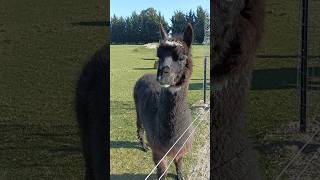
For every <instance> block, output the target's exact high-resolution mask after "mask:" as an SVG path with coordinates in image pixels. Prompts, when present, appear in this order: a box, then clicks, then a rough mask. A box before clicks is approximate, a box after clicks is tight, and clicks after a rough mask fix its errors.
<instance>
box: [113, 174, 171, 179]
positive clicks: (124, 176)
mask: <svg viewBox="0 0 320 180" xmlns="http://www.w3.org/2000/svg"><path fill="white" fill-rule="evenodd" d="M146 177H147V174H129V173H125V174H111V175H110V179H111V180H141V179H145V178H146ZM167 177H169V178H172V179H174V178H175V175H174V174H172V173H168V176H167ZM149 179H157V178H156V175H155V174H153V175H151V176H150V178H149Z"/></svg>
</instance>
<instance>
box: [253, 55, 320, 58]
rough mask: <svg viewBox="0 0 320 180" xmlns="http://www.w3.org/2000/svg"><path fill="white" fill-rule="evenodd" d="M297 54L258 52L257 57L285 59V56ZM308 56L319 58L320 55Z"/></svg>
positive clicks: (289, 56)
mask: <svg viewBox="0 0 320 180" xmlns="http://www.w3.org/2000/svg"><path fill="white" fill-rule="evenodd" d="M299 57H300V56H299V55H295V54H285V55H276V54H267V55H265V54H259V55H257V58H267V59H269V58H277V59H286V58H299ZM308 57H309V58H320V55H309V56H308Z"/></svg>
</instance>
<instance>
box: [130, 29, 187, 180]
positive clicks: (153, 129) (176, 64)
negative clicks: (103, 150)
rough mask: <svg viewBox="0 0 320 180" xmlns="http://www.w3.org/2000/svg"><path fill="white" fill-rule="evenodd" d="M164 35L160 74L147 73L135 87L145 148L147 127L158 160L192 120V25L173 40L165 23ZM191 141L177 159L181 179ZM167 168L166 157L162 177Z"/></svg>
mask: <svg viewBox="0 0 320 180" xmlns="http://www.w3.org/2000/svg"><path fill="white" fill-rule="evenodd" d="M161 36H162V41H161V43H160V46H159V48H158V50H157V55H158V57H159V65H158V71H157V75H152V74H147V75H144V76H143V77H141V78H140V79H139V80H138V81H137V82H136V85H135V87H134V100H135V105H136V112H137V134H138V138H139V141H140V143H141V145H142V147H143V149H144V150H147V145H146V144H145V142H144V132H145V131H146V133H147V140H148V143H149V146H150V147H151V149H152V154H153V160H154V163H155V164H157V163H158V162H159V160H160V159H161V158H162V157H163V156H164V154H165V153H166V152H167V151H168V150H169V148H170V147H171V146H172V145H173V144H174V143H175V142H176V141H177V139H178V138H179V137H180V136H181V135H182V133H183V132H184V131H185V130H186V129H187V127H188V126H189V125H190V123H191V122H192V117H191V112H190V110H189V108H188V103H187V93H188V86H189V81H188V80H189V78H190V76H191V73H192V61H191V43H192V38H193V30H192V27H191V25H190V24H188V26H187V28H186V30H185V32H184V36H183V38H174V39H171V40H169V39H168V36H167V34H166V32H165V31H164V30H163V28H162V26H161ZM162 86H165V87H162ZM191 131H192V128H190V129H188V131H187V132H186V133H185V134H184V135H183V137H182V138H181V139H180V141H178V143H177V144H176V145H175V146H174V148H173V149H172V150H171V151H170V154H169V155H171V156H174V155H175V154H176V152H177V151H178V150H179V149H180V148H181V147H182V145H183V143H184V142H185V141H186V138H187V137H188V136H189V135H190V133H191ZM191 144H192V138H190V139H189V140H188V142H187V143H186V145H185V146H184V147H183V149H182V151H181V152H180V153H179V155H178V156H177V157H176V158H175V160H174V162H175V165H176V171H177V178H178V179H183V176H182V158H183V156H184V155H185V154H186V153H187V151H188V150H189V149H190V148H191ZM165 169H166V162H165V161H162V162H161V164H160V166H158V171H157V175H158V177H160V176H161V174H162V173H163V172H164V171H165ZM164 178H165V176H164ZM164 178H163V179H164Z"/></svg>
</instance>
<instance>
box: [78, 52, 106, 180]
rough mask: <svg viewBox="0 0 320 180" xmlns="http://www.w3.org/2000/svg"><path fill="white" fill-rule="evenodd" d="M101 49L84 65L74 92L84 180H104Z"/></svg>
mask: <svg viewBox="0 0 320 180" xmlns="http://www.w3.org/2000/svg"><path fill="white" fill-rule="evenodd" d="M108 55H109V47H108V46H104V47H103V48H101V49H100V50H99V51H98V52H96V54H95V55H94V56H93V57H92V58H91V60H90V61H89V62H88V63H87V64H86V65H85V66H84V68H83V70H82V73H81V75H80V78H79V80H78V83H77V89H76V115H77V120H78V124H79V128H80V137H81V142H82V149H83V156H84V159H85V168H86V173H85V179H86V180H104V179H107V176H108V170H107V157H106V152H107V150H108V149H107V148H108V144H107V142H108V136H107V102H108V99H107V61H109V60H108V59H107V58H108Z"/></svg>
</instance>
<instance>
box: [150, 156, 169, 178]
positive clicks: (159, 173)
mask: <svg viewBox="0 0 320 180" xmlns="http://www.w3.org/2000/svg"><path fill="white" fill-rule="evenodd" d="M163 155H164V154H159V153H156V152H154V151H153V152H152V157H153V161H154V164H158V163H159V161H160V160H161V159H162V157H163ZM166 169H167V161H166V159H163V160H162V161H161V163H160V164H159V166H158V167H157V177H158V179H159V178H160V177H161V176H162V174H163V173H164V175H163V176H162V178H161V180H165V179H166V176H167V172H164V171H165V170H166Z"/></svg>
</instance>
